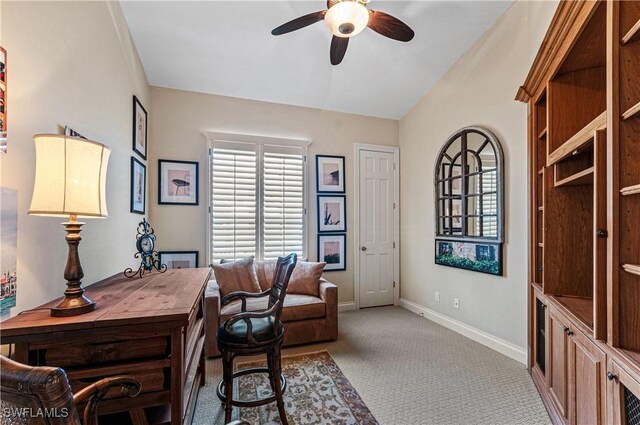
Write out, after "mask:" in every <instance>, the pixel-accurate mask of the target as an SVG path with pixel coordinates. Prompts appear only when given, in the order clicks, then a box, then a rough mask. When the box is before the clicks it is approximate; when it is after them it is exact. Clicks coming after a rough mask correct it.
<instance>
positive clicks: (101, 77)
mask: <svg viewBox="0 0 640 425" xmlns="http://www.w3.org/2000/svg"><path fill="white" fill-rule="evenodd" d="M2 12H3V13H2V35H1V37H2V42H3V45H4V46H5V47H6V49H7V52H8V64H9V66H10V68H9V73H8V78H9V80H8V84H9V86H8V91H7V94H8V105H9V110H8V114H9V120H8V130H9V140H8V149H9V153H8V154H6V155H0V167H1V179H2V181H1V183H0V186H2V187H9V188H13V189H17V191H18V265H17V266H18V293H17V306H16V307H15V308H13V309H12V310H11V312H10V314H11V315H14V314H16V313H17V312H19V311H22V310H24V309H28V308H33V307H35V306H37V305H39V304H41V303H43V302H45V301H48V300H50V299H51V298H54V297H56V296H59V295H61V294H62V292H63V290H64V282H65V281H64V279H63V269H64V266H65V262H66V256H67V245H66V243H65V241H64V236H65V232H64V227H63V226H61V225H60V224H59V223H60V222H62V221H63V220H61V219H60V218H47V217H36V216H29V215H27V210H28V209H29V205H30V203H31V194H32V192H33V181H34V172H35V150H34V143H33V138H32V136H33V135H34V134H36V133H58V132H59V131H60V126H65V125H69V126H70V127H72V128H73V129H75V130H76V131H78V132H80V133H82V134H83V135H84V136H86V137H88V138H90V139H94V140H96V141H100V142H102V143H104V144H106V145H107V146H109V147H110V148H111V149H112V154H111V160H110V162H109V169H108V182H107V205H108V209H109V215H110V216H109V218H107V219H104V220H92V219H87V220H85V222H86V223H87V224H86V226H84V231H83V233H82V236H83V241H82V243H81V244H80V258H81V260H82V265H83V268H84V272H85V279H84V282H85V284H89V283H92V282H95V281H96V280H98V279H101V278H104V277H106V276H109V275H111V274H114V273H116V272H119V271H121V270H124V268H125V267H128V266H132V265H134V259H133V254H134V252H135V246H134V242H135V234H136V225H137V223H138V221H139V220H140V218H141V216H139V215H137V214H131V213H129V179H130V174H129V167H130V165H129V164H130V157H131V155H133V152H132V150H131V134H132V130H131V125H132V118H131V117H132V100H131V98H132V95H133V94H135V95H136V96H138V97H139V98H140V99H141V101H142V102H143V103H144V104H145V105H146V106H148V104H149V88H148V84H147V80H146V77H145V74H144V71H143V70H142V66H141V64H140V61H139V59H138V55H137V53H136V50H135V48H134V46H133V43H132V41H131V38H130V35H129V30H128V28H127V26H126V22H125V20H124V17H123V15H122V12H121V10H120V6H119V3H118V2H112V3H108V2H102V1H96V2H2Z"/></svg>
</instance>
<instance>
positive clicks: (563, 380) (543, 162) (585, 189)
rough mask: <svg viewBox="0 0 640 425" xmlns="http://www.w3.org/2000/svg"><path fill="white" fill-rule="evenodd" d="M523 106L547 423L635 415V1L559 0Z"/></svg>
mask: <svg viewBox="0 0 640 425" xmlns="http://www.w3.org/2000/svg"><path fill="white" fill-rule="evenodd" d="M516 99H517V100H520V101H523V102H527V103H528V105H529V125H528V128H529V170H530V173H529V176H530V178H529V179H530V238H529V240H530V267H529V270H530V291H529V300H530V304H529V368H530V371H531V375H532V377H533V378H534V382H535V383H536V385H537V387H538V390H539V392H540V394H541V396H542V398H543V401H544V402H545V405H546V406H547V409H548V411H549V413H550V415H551V417H552V420H553V421H554V423H572V424H583V423H623V424H624V423H628V424H638V423H640V415H639V417H638V418H634V417H631V415H632V414H633V413H632V410H629V409H628V408H627V407H626V406H627V405H626V404H625V403H627V404H628V403H629V402H631V403H640V402H638V397H640V2H636V1H617V0H616V1H614V0H602V1H561V3H560V4H559V6H558V9H557V11H556V14H555V16H554V18H553V21H552V23H551V26H550V28H549V30H548V31H547V35H546V36H545V39H544V41H543V43H542V47H541V48H540V51H539V52H538V55H537V57H536V59H535V62H534V65H533V67H532V69H531V71H530V73H529V75H528V77H527V80H526V81H525V83H524V85H523V86H522V87H520V89H519V91H518V94H517V96H516Z"/></svg>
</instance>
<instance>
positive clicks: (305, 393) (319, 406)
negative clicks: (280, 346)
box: [234, 351, 378, 425]
mask: <svg viewBox="0 0 640 425" xmlns="http://www.w3.org/2000/svg"><path fill="white" fill-rule="evenodd" d="M264 365H265V362H264V361H253V362H245V363H239V364H238V365H237V369H238V370H241V369H248V368H252V367H258V366H264ZM282 371H283V373H284V376H285V377H286V379H287V389H286V391H285V392H284V403H285V408H286V410H287V417H288V419H289V423H292V424H296V425H298V424H336V425H337V424H341V425H352V424H362V425H377V424H378V421H376V419H375V418H374V417H373V415H372V414H371V412H370V411H369V408H368V407H367V406H366V405H365V404H364V402H363V401H362V399H361V398H360V395H358V392H357V391H356V390H355V389H354V388H353V386H351V383H350V382H349V381H348V380H347V378H345V376H344V375H343V374H342V371H341V370H340V368H338V366H337V365H336V364H335V362H334V361H333V359H332V358H331V355H330V354H329V353H328V352H327V351H318V352H315V353H306V354H298V355H292V356H283V357H282ZM237 382H238V385H237V387H236V388H237V394H236V396H235V397H237V398H238V399H240V400H255V399H256V398H264V397H269V396H270V395H271V394H272V392H271V386H270V385H269V378H268V376H267V375H266V374H264V373H260V374H253V375H246V376H242V377H240V378H238V381H237ZM238 410H240V412H239V416H240V418H241V419H244V420H245V421H247V422H249V423H251V424H262V425H267V424H269V425H270V424H279V423H280V418H279V416H278V409H277V407H276V403H275V402H273V403H269V404H267V405H264V406H260V407H254V408H242V409H234V413H235V414H234V417H235V418H237V416H238V413H237V411H238Z"/></svg>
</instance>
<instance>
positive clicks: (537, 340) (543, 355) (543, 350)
mask: <svg viewBox="0 0 640 425" xmlns="http://www.w3.org/2000/svg"><path fill="white" fill-rule="evenodd" d="M532 314H533V331H532V347H531V350H532V359H531V369H532V373H533V374H536V375H538V379H539V380H540V381H541V383H544V384H545V386H548V383H547V378H546V376H547V364H549V360H548V359H549V353H548V349H549V344H548V343H547V338H548V336H547V335H548V332H547V329H549V314H548V311H547V303H546V300H545V299H544V298H542V297H541V296H540V294H539V293H538V292H537V291H535V290H534V296H533V306H532Z"/></svg>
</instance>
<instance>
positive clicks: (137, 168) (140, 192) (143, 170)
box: [130, 156, 147, 214]
mask: <svg viewBox="0 0 640 425" xmlns="http://www.w3.org/2000/svg"><path fill="white" fill-rule="evenodd" d="M146 183H147V167H145V165H144V164H143V163H142V162H140V161H138V160H137V159H136V158H135V157H133V156H132V157H131V207H130V211H131V212H132V213H137V214H144V213H145V199H146V195H147V194H146V187H147V185H146Z"/></svg>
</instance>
